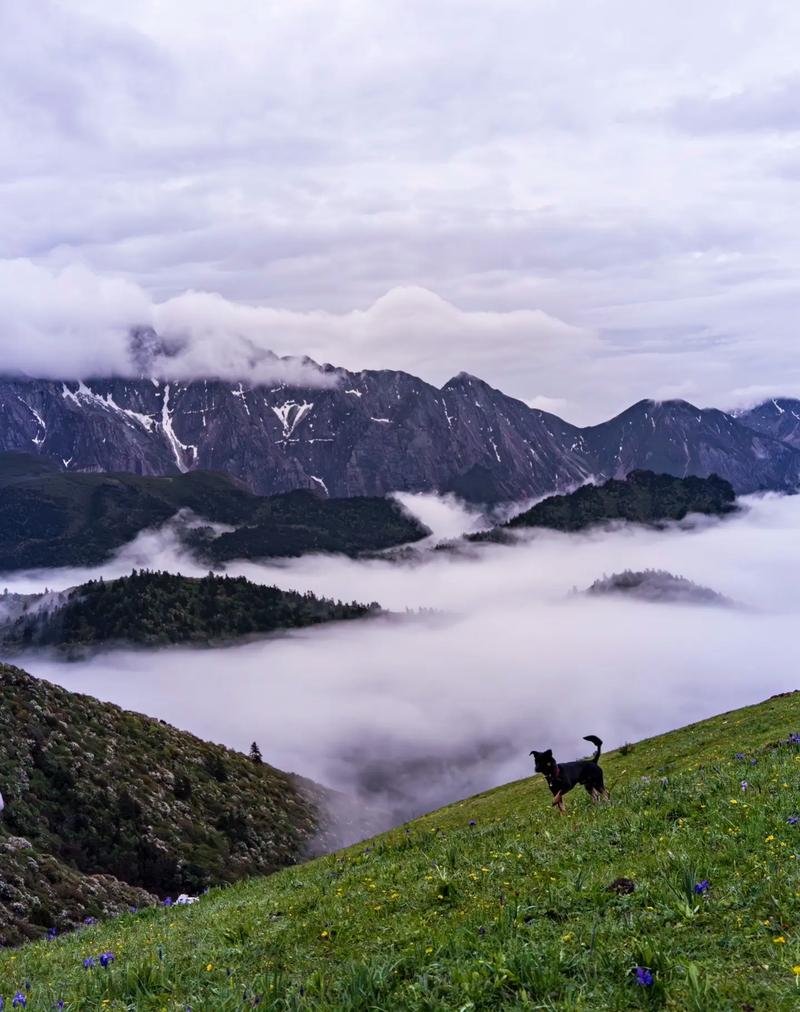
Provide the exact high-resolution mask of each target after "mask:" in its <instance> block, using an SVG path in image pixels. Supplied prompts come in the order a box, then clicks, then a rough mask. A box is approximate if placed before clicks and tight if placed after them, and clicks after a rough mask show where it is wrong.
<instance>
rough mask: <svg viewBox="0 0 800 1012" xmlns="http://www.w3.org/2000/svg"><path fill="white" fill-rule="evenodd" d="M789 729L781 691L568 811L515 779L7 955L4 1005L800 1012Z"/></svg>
mask: <svg viewBox="0 0 800 1012" xmlns="http://www.w3.org/2000/svg"><path fill="white" fill-rule="evenodd" d="M799 724H800V694H798V693H791V694H786V695H785V696H783V697H776V698H773V699H770V700H767V701H766V702H764V703H761V704H759V705H757V706H752V707H748V708H746V709H742V710H737V711H733V712H731V713H727V714H723V715H721V716H718V717H714V718H712V719H711V720H706V721H702V722H700V723H697V724H693V725H690V726H689V727H686V728H683V729H681V730H678V731H674V732H672V733H670V734H665V735H662V736H660V737H657V738H651V739H649V740H647V741H643V742H641V743H639V744H637V745H634V746H626V747H625V748H624V749H622V750H620V751H618V752H614V753H610V754H608V755H606V756H604V758H603V760H602V762H603V766H604V768H605V771H606V779H607V782H608V783H609V785H610V787H611V790H612V798H613V800H612V802H611V803H609V804H603V805H600V806H598V807H594V808H593V807H592V806H591V805H590V803H589V801H588V798H587V797H586V796H585V795H582V796H578V794H577V792H575V793H574V794H572V795H570V796H569V797H568V806H569V807H568V815H567V817H565V818H561V817H559V816H558V815H556V814H555V812H554V811H553V810H552V809H551V808H550V796H549V793H548V792H547V790H546V788H545V785H544V784H543V783H542V782H541V780H540V779H539V778H537V779H535V780H523V781H519V782H517V783H512V784H508V785H506V786H504V787H501V788H498V789H496V790H494V791H490V792H487V793H485V794H482V795H479V796H478V797H475V798H472V799H470V800H467V801H463V802H461V803H458V804H455V805H452V806H450V807H448V808H445V809H442V810H441V811H438V812H435V813H433V814H431V815H429V816H426V817H425V818H423V819H420V820H417V821H416V822H413V823H410V824H409V825H408V826H406V827H404V828H400V829H398V830H394V831H392V832H390V833H388V834H385V835H383V836H381V837H378V838H376V839H375V840H373V841H371V842H369V843H367V844H360V845H358V846H357V847H354V848H351V849H350V850H348V851H343V852H340V853H338V854H334V855H330V856H328V857H324V858H321V859H318V860H316V861H314V862H312V863H309V864H307V865H305V866H303V867H300V868H292V869H288V870H285V871H282V872H279V873H277V874H275V875H273V876H271V877H269V878H262V879H251V880H249V881H245V882H240V883H238V884H236V885H233V886H231V887H229V888H226V889H222V890H212V891H211V892H210V893H209V894H208V895H207V896H204V897H203V898H202V899H201V901H200V902H199V903H197V904H195V905H193V906H191V907H187V908H181V909H176V908H169V909H167V908H164V907H158V908H150V909H148V910H146V911H144V912H142V913H139V914H137V915H128V914H126V915H124V916H122V917H120V918H118V919H116V920H114V921H110V922H105V923H102V924H99V925H97V926H94V927H91V928H87V929H82V930H81V931H80V932H79V933H77V934H73V935H71V936H68V937H65V938H64V939H60V940H56V941H54V942H51V943H37V944H35V945H30V946H27V947H25V948H23V949H21V950H17V951H16V952H13V953H10V952H6V953H2V954H0V993H2V994H3V995H4V996H6V998H8V996H10V995H12V994H13V993H14V991H15V989H17V988H22V989H23V993H24V994H25V996H26V997H27V1008H28V1009H32V1010H40V1009H51V1008H54V1007H55V1003H56V1002H57V1001H60V1000H63V1001H64V1002H65V1005H64V1007H65V1008H66V1009H99V1008H109V1009H134V1008H135V1009H137V1010H144V1009H170V1010H173V1009H175V1010H177V1009H181V1010H185V1009H186V1008H187V1007H191V1008H193V1009H203V1010H212V1009H213V1010H215V1012H216V1010H227V1009H244V1008H251V1007H254V1006H257V1007H258V1008H260V1009H272V1010H279V1009H280V1010H286V1009H318V1010H319V1009H330V1010H333V1009H351V1010H355V1009H364V1010H366V1009H392V1010H394V1009H415V1010H423V1009H424V1010H434V1009H436V1010H439V1009H573V1010H574V1009H585V1010H590V1009H591V1010H601V1009H602V1010H617V1009H636V1008H646V1007H653V1008H665V1009H672V1010H675V1012H677V1010H681V1012H684V1010H687V1009H695V1010H698V1012H700V1010H703V1012H705V1010H717V1009H719V1010H723V1009H725V1010H771V1012H776V1010H777V1012H780V1010H784V1009H785V1010H789V1009H796V1008H797V1007H798V1000H799V999H800V990H799V989H798V986H797V981H798V976H800V914H799V911H798V899H797V897H798V894H799V893H800V869H798V864H799V863H800V858H798V856H797V855H798V851H800V822H796V821H794V820H795V818H796V814H797V806H798V792H797V786H798V779H800V747H799V746H798V745H797V744H796V742H795V741H793V740H790V735H791V733H792V732H794V731H795V730H796V729H797V728H798V725H799ZM578 730H579V731H584V730H589V729H588V728H580V729H578ZM592 730H595V731H596V730H598V728H593V729H592ZM623 753H624V754H623ZM107 951H109V952H113V953H114V956H115V961H114V962H113V963H111V964H110V965H109V966H108V967H107V968H103V967H101V966H100V964H99V962H98V964H97V965H96V966H95V967H92V968H90V969H85V968H84V964H83V961H84V959H86V958H88V957H90V956H91V957H93V958H95V959H97V957H98V955H99V954H101V953H104V952H107ZM637 967H639V968H641V970H640V974H639V975H638V976H637V974H636V968H637ZM25 981H28V982H29V990H28V991H25V990H24V988H25ZM639 981H641V982H639Z"/></svg>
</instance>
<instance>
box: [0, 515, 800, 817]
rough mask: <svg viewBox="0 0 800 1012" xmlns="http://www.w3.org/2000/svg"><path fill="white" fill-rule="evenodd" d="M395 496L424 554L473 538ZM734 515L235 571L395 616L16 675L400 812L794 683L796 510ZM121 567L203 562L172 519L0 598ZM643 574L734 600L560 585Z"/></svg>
mask: <svg viewBox="0 0 800 1012" xmlns="http://www.w3.org/2000/svg"><path fill="white" fill-rule="evenodd" d="M402 498H403V502H404V504H405V505H406V507H407V508H408V509H410V510H412V511H413V512H415V513H416V514H417V515H418V516H420V517H421V518H422V519H423V520H424V521H425V522H426V523H427V524H428V525H429V526H430V527H431V529H432V530H433V531H434V535H433V537H432V538H431V539H430V541H431V542H435V541H436V540H437V539H447V538H452V537H453V536H454V535H456V534H457V533H459V532H461V531H469V530H474V529H476V528H477V527H479V526H481V523H482V518H481V517H480V516H479V515H478V514H476V513H474V512H473V511H471V510H470V509H468V508H467V507H465V506H464V505H463V504H460V503H458V502H457V501H455V500H452V499H438V498H436V497H433V496H408V495H407V496H403V497H402ZM743 502H744V507H745V508H744V510H743V511H742V512H741V513H740V514H739V515H738V516H735V517H732V518H729V519H726V520H722V521H720V520H713V521H709V520H702V521H698V523H697V524H696V525H695V526H693V527H692V528H691V529H685V528H681V527H673V528H669V529H667V530H662V531H655V530H650V529H646V528H642V527H635V526H628V527H622V528H616V529H613V528H609V529H606V530H602V531H593V532H591V533H586V534H569V535H566V534H559V533H555V532H546V531H540V532H537V533H535V534H534V535H532V536H530V537H529V538H528V539H527V540H526V541H524V542H523V543H521V544H519V545H516V546H512V547H507V546H499V545H491V544H486V545H475V546H472V547H471V548H470V549H469V550H468V551H467V552H466V553H464V554H460V553H452V552H441V551H440V552H432V551H428V552H422V553H420V554H419V555H418V556H417V559H416V561H409V562H401V563H398V562H392V561H386V560H371V561H354V560H351V559H346V558H343V557H338V556H307V557H304V558H300V559H292V560H285V561H279V562H272V563H253V562H240V563H236V564H233V565H231V566H229V567H228V568H229V572H231V573H236V574H243V575H245V576H247V577H248V578H249V579H251V580H254V581H258V582H261V583H266V584H277V585H278V586H280V587H283V588H286V589H296V590H303V591H305V590H311V591H313V592H314V593H316V594H321V595H325V596H329V597H336V598H343V599H348V600H351V599H355V600H367V601H373V600H376V601H379V602H380V603H381V604H382V605H383V606H384V607H385V608H386V609H390V610H391V611H392V612H395V613H398V616H399V617H397V616H395V617H386V618H379V619H377V620H370V621H364V622H357V623H353V622H350V623H342V624H333V625H329V626H326V627H320V628H316V629H312V630H306V631H299V632H293V633H291V634H289V635H285V636H280V637H274V638H270V639H267V640H262V641H259V642H250V643H247V644H243V645H240V646H233V647H226V648H224V649H208V650H197V649H192V650H188V649H168V650H162V651H158V652H153V651H142V650H123V651H113V652H106V653H100V654H97V655H95V656H93V657H90V658H88V659H85V660H82V661H78V662H65V661H61V660H58V659H56V658H55V657H53V656H50V655H32V656H30V657H26V658H25V659H24V661H23V664H24V666H25V667H26V668H27V669H28V670H29V671H30V672H31V673H32V674H34V675H37V676H39V677H43V678H47V679H50V680H52V681H54V682H57V683H59V684H61V685H63V686H65V687H67V688H68V689H72V690H76V691H80V692H87V693H90V694H92V695H94V696H98V697H100V698H101V699H105V700H111V701H113V702H115V703H118V704H120V705H122V706H124V707H126V708H130V709H134V710H137V711H141V712H145V713H148V714H151V715H153V716H157V717H160V718H163V719H165V720H167V721H169V722H170V723H173V724H175V725H177V726H178V727H180V728H184V729H187V730H190V731H192V732H194V733H196V734H198V735H200V736H202V737H204V738H208V739H211V740H214V741H219V742H223V743H225V744H226V745H229V746H231V747H233V748H237V749H241V750H245V749H246V748H247V747H248V746H249V744H250V742H251V741H253V740H256V741H258V743H259V745H260V746H261V749H262V751H263V753H264V756H265V759H266V760H267V761H269V762H270V763H272V764H274V765H275V766H278V767H280V768H283V769H287V770H293V771H295V772H298V773H301V774H304V775H306V776H309V777H313V778H314V779H316V780H319V781H322V782H324V783H326V784H328V785H330V786H332V787H335V788H338V789H340V790H342V791H346V792H348V793H350V794H357V795H359V796H360V797H362V798H363V799H364V800H365V803H369V804H370V805H377V806H379V807H381V808H384V809H386V810H388V811H389V812H390V813H391V817H392V819H393V820H394V821H399V820H402V819H404V818H407V817H410V816H411V815H413V814H416V813H418V812H421V811H424V810H429V809H431V808H433V807H435V806H437V805H440V804H443V803H446V802H449V801H453V800H455V799H457V798H459V797H463V796H466V795H468V794H470V793H474V792H477V791H480V790H483V789H485V788H488V787H490V786H492V785H495V784H499V783H502V782H505V781H508V780H512V779H515V778H518V777H522V776H525V775H527V774H528V773H529V772H530V770H531V767H530V760H529V758H528V752H529V751H530V749H531V748H534V747H535V748H539V749H541V748H547V747H552V748H553V749H554V750H555V754H556V756H557V757H560V758H562V759H572V758H574V757H575V756H577V755H581V754H583V753H584V752H585V750H586V746H585V744H584V743H583V742H582V740H581V739H582V737H583V735H585V734H589V733H592V734H598V735H599V736H600V737H601V738H603V740H604V741H605V743H606V747H613V746H615V745H619V744H621V743H623V742H625V741H628V740H636V739H638V738H641V737H642V736H646V735H650V734H654V733H657V732H661V731H666V730H669V729H671V728H673V727H676V726H679V725H681V724H685V723H688V722H691V721H694V720H698V719H701V718H703V717H706V716H709V715H711V714H714V713H718V712H720V711H723V710H727V709H731V708H733V707H737V706H741V705H744V704H747V703H754V702H757V701H759V700H761V699H764V698H765V697H767V696H769V695H770V694H772V693H775V692H781V691H785V690H787V689H794V688H796V687H800V686H798V678H797V675H796V672H797V667H798V663H797V662H798V660H800V646H799V645H798V637H797V628H798V618H799V617H800V582H798V580H797V572H798V566H799V565H800V536H798V535H799V534H800V530H799V529H800V497H780V496H776V495H767V496H764V497H751V498H748V499H745V500H744V501H743ZM133 566H136V567H140V566H149V567H161V568H166V569H170V570H173V571H180V572H183V573H186V574H194V575H202V574H203V573H204V571H205V568H204V567H203V566H201V565H199V564H197V563H196V562H195V561H194V560H193V559H192V558H191V557H190V556H188V555H186V554H185V553H184V552H183V551H182V550H181V548H180V546H179V543H178V541H177V538H176V537H175V535H174V533H173V532H172V530H171V529H170V528H169V526H168V527H166V528H163V529H161V530H159V531H151V532H146V533H144V534H142V535H141V536H140V537H139V538H137V539H136V541H135V542H133V543H132V544H131V545H129V546H127V547H126V548H125V549H124V550H123V551H122V552H120V553H119V554H118V556H116V558H115V559H114V560H112V561H111V562H109V563H108V564H107V565H105V566H102V567H99V568H96V569H92V570H75V569H72V570H45V571H39V572H32V573H20V574H14V575H12V576H9V577H6V578H4V579H0V586H2V585H3V584H6V585H7V586H8V587H9V589H10V590H15V591H19V592H30V591H34V590H37V591H38V590H42V589H44V587H45V586H47V587H49V588H50V589H56V590H58V589H62V588H63V587H66V586H70V585H73V584H75V583H79V582H81V581H83V580H85V579H87V578H89V577H90V576H96V575H98V574H99V573H102V574H103V575H105V576H107V577H110V576H117V575H121V574H124V573H127V572H129V571H130V569H131V568H132V567H133ZM646 568H657V569H664V570H669V571H671V572H673V573H676V574H680V575H682V576H685V577H688V578H689V579H691V580H694V581H695V582H697V583H699V584H701V585H704V586H709V587H712V588H713V589H714V590H716V591H719V592H720V593H721V594H724V595H725V596H726V597H728V598H731V599H732V600H733V601H735V602H737V603H738V604H740V605H741V606H742V607H740V608H735V609H730V608H722V607H709V606H705V607H704V606H698V605H688V604H650V603H645V602H641V601H636V600H626V599H624V598H620V597H619V596H615V597H613V598H594V597H592V598H587V597H585V596H582V595H580V594H579V595H575V594H572V593H571V591H572V590H573V588H579V589H582V588H585V587H587V586H588V585H589V584H591V583H592V582H593V581H594V580H595V579H597V578H598V577H601V576H602V575H603V574H610V573H613V572H618V571H620V570H623V569H633V570H639V569H646ZM418 609H430V611H425V612H423V613H421V614H419V613H417V614H415V612H416V611H417V610H418ZM407 610H410V613H408V614H407V613H406V612H407ZM775 730H776V734H778V733H783V732H786V731H789V730H797V729H790V728H776V729H775Z"/></svg>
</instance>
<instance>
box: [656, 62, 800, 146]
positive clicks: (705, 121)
mask: <svg viewBox="0 0 800 1012" xmlns="http://www.w3.org/2000/svg"><path fill="white" fill-rule="evenodd" d="M666 119H667V120H668V122H670V123H671V124H672V125H673V126H676V127H678V128H679V129H681V130H686V131H688V132H690V133H726V132H731V133H746V134H751V133H762V132H765V131H772V132H777V133H784V132H790V133H792V132H794V131H797V130H800V77H796V76H795V77H791V78H788V79H786V80H783V81H780V82H776V83H775V84H773V85H772V86H771V87H768V88H766V89H764V88H756V89H750V90H747V91H737V92H735V93H733V94H728V95H719V96H706V95H702V96H697V97H695V98H682V99H680V100H679V101H677V102H676V103H675V104H674V105H673V106H672V107H671V108H670V109H669V110H668V111H667V113H666Z"/></svg>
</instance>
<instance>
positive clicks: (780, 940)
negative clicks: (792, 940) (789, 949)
mask: <svg viewBox="0 0 800 1012" xmlns="http://www.w3.org/2000/svg"><path fill="white" fill-rule="evenodd" d="M772 941H773V942H774V943H775V944H776V945H786V939H785V938H784V937H783V935H778V937H777V938H773V939H772Z"/></svg>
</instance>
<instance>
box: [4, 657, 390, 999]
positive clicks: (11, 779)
mask: <svg viewBox="0 0 800 1012" xmlns="http://www.w3.org/2000/svg"><path fill="white" fill-rule="evenodd" d="M261 745H262V746H263V748H264V752H265V753H266V754H267V755H269V743H268V742H262V743H261ZM0 791H1V792H2V794H3V797H4V799H5V802H6V808H5V811H4V812H3V813H2V815H1V816H0V947H1V946H2V945H6V944H13V943H15V942H18V941H20V940H21V939H22V938H25V937H35V936H37V935H39V936H41V935H44V934H46V932H47V931H48V929H49V928H56V929H58V930H59V931H61V930H63V929H65V928H68V927H70V926H74V925H75V924H76V923H81V921H82V920H83V919H84V917H86V916H93V917H100V916H102V915H103V913H104V912H105V911H106V910H107V909H108V908H109V905H110V906H111V907H113V906H114V904H115V903H117V900H118V899H119V897H122V899H123V900H124V898H125V897H127V896H130V895H131V891H130V889H129V888H128V889H127V891H126V884H127V887H139V888H140V889H144V890H147V892H149V893H151V894H154V895H153V897H152V899H153V900H155V898H156V896H161V897H164V896H167V895H170V894H171V895H173V896H175V895H177V894H178V893H179V892H182V891H186V892H198V891H199V890H201V889H203V888H205V887H206V886H209V885H214V884H220V883H223V882H232V881H234V880H236V879H239V878H242V877H244V876H247V875H255V874H265V873H268V872H272V871H275V870H276V869H278V868H283V867H285V866H286V865H289V864H294V863H296V862H297V861H298V859H299V858H300V857H301V855H302V854H303V853H305V852H306V850H307V848H308V846H309V844H310V842H311V841H315V842H319V844H320V846H324V845H325V844H327V845H328V847H330V846H333V845H335V843H334V842H333V839H334V838H333V837H332V835H331V832H330V827H329V825H328V819H327V816H326V811H327V808H326V802H327V800H328V798H329V797H330V795H329V792H326V791H324V790H323V789H322V788H320V787H318V786H317V785H315V784H313V783H311V782H310V781H307V780H304V779H301V778H298V777H294V776H292V775H291V774H287V773H283V772H282V771H281V770H278V769H275V768H274V767H273V766H270V765H269V764H268V763H266V762H262V763H255V762H253V761H251V760H250V759H249V758H248V757H247V756H245V755H242V754H241V753H238V752H233V751H231V750H230V749H227V748H224V747H223V746H222V745H215V744H212V743H211V742H205V741H202V740H201V739H199V738H196V737H195V736H194V735H191V734H188V733H186V732H185V731H179V730H177V729H176V728H174V727H170V726H169V725H168V724H165V723H164V722H162V721H160V720H154V719H152V718H149V717H145V716H142V715H141V714H137V713H131V712H128V711H126V710H121V709H120V708H119V707H117V706H113V705H112V704H110V703H102V702H99V701H98V700H96V699H93V698H92V697H91V696H84V695H79V694H77V693H73V692H68V691H67V690H65V689H62V688H60V687H59V686H56V685H52V684H50V683H49V682H46V681H43V680H41V679H36V678H32V677H31V676H30V675H28V674H26V673H25V672H24V671H22V670H20V669H19V668H15V667H11V666H8V665H4V664H0ZM373 825H374V823H373ZM98 874H102V875H105V876H114V879H116V880H119V881H116V882H114V881H109V880H107V879H106V880H104V881H102V882H98V880H97V879H96V878H93V876H96V875H98ZM137 905H140V904H137ZM123 909H127V904H126V905H125V906H124V907H123ZM2 994H3V990H2V988H0V995H2Z"/></svg>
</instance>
